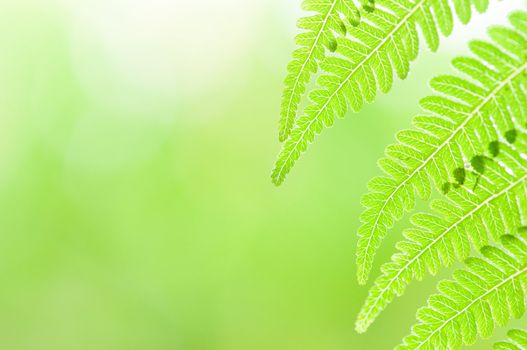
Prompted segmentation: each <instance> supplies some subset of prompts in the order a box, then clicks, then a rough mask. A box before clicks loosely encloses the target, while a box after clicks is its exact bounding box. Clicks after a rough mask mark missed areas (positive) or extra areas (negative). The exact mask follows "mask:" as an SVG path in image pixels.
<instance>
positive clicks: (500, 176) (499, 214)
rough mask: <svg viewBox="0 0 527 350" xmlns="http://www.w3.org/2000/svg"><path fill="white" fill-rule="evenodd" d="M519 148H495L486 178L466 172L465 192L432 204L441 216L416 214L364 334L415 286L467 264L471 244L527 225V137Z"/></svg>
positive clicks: (364, 313) (372, 297)
mask: <svg viewBox="0 0 527 350" xmlns="http://www.w3.org/2000/svg"><path fill="white" fill-rule="evenodd" d="M514 141H515V143H514V144H513V145H510V144H508V143H507V141H505V143H501V142H500V143H498V144H493V145H494V146H495V147H498V148H499V155H497V156H496V158H494V159H492V160H491V158H490V157H489V158H487V159H486V160H485V161H484V163H482V164H481V165H482V166H484V168H481V169H480V170H482V173H479V172H478V173H474V172H470V171H466V174H465V178H464V179H463V186H460V185H459V186H458V188H457V189H455V190H451V191H450V192H449V193H448V196H447V199H448V200H436V201H434V202H432V208H433V209H434V210H435V212H436V213H438V214H440V215H432V214H416V215H414V217H413V218H412V222H413V223H414V224H415V225H416V227H414V228H412V229H409V230H406V231H405V232H404V235H405V237H406V240H404V241H402V242H400V243H398V245H397V247H398V248H399V250H400V252H398V253H396V254H395V255H394V256H393V257H392V261H390V262H388V263H386V264H384V265H383V266H382V268H381V270H382V275H381V276H380V277H378V278H377V280H376V281H375V284H374V286H373V287H372V288H371V290H370V293H369V295H368V298H367V299H366V301H365V303H364V306H363V307H362V309H361V311H360V313H359V316H358V318H357V322H356V330H357V331H358V332H359V333H362V332H364V331H366V329H367V328H368V327H369V325H370V324H371V323H373V321H374V320H375V318H376V317H377V316H378V315H379V314H380V313H381V311H382V310H384V309H385V308H386V306H387V305H388V304H389V303H390V302H391V301H392V300H393V299H394V298H395V297H396V296H399V295H402V294H403V293H404V290H405V288H406V286H407V285H408V284H409V283H410V282H411V281H412V280H413V279H418V280H421V279H422V278H423V277H424V276H425V274H426V272H427V271H429V272H430V273H431V274H436V273H437V272H438V271H439V269H440V267H441V266H443V265H446V266H449V265H451V264H452V263H453V262H454V261H456V260H464V259H466V258H467V256H468V254H469V252H470V242H472V243H473V245H475V247H476V248H481V247H482V246H484V245H486V244H488V242H489V234H490V235H491V237H490V238H492V239H493V240H496V239H497V238H499V237H497V235H498V234H499V232H513V231H514V230H515V229H516V228H517V227H519V226H522V225H523V224H524V220H525V215H526V214H527V161H526V159H527V155H526V154H525V153H521V151H520V150H525V151H527V135H526V134H525V133H522V134H521V135H520V136H517V137H516V140H514Z"/></svg>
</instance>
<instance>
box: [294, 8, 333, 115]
mask: <svg viewBox="0 0 527 350" xmlns="http://www.w3.org/2000/svg"><path fill="white" fill-rule="evenodd" d="M339 1H340V0H334V1H333V4H332V5H331V8H330V9H329V11H328V13H327V14H326V16H325V17H324V21H323V22H322V26H321V27H320V30H319V31H318V33H317V36H316V38H315V40H314V41H313V44H312V45H311V47H310V49H309V54H308V56H307V57H306V59H305V60H304V63H302V67H301V68H300V70H299V71H298V74H297V75H296V78H295V83H294V84H293V88H292V89H291V96H290V97H289V102H288V104H287V112H286V118H287V120H286V123H288V122H289V114H290V113H291V105H292V102H293V95H294V94H295V92H296V88H297V86H298V82H299V81H300V76H301V75H302V73H303V72H304V69H305V68H306V65H307V62H309V61H310V60H311V56H312V55H313V53H314V52H315V47H316V46H317V44H318V41H319V40H320V37H321V36H322V33H323V32H324V30H325V29H326V25H327V24H328V22H329V19H330V17H331V15H332V13H333V10H334V9H335V6H336V5H337V2H339Z"/></svg>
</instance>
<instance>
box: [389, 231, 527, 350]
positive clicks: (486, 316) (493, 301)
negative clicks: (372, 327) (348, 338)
mask: <svg viewBox="0 0 527 350" xmlns="http://www.w3.org/2000/svg"><path fill="white" fill-rule="evenodd" d="M524 239H525V237H524V236H523V235H522V236H521V237H518V238H517V237H514V236H510V235H506V236H503V237H502V238H501V243H502V245H503V247H504V249H498V248H495V247H491V246H486V247H483V248H482V249H481V254H482V255H483V257H484V258H483V259H480V258H469V259H467V260H466V265H467V269H466V270H458V271H456V272H454V280H453V281H441V282H440V283H439V285H438V289H439V291H440V294H436V295H433V296H431V297H430V298H429V299H428V306H427V307H424V308H422V309H420V310H419V311H418V313H417V317H418V319H419V321H420V322H419V323H418V324H417V325H416V326H414V327H413V328H412V334H410V335H409V336H407V337H406V338H404V340H403V344H402V345H400V346H398V347H397V348H396V349H398V350H403V349H459V348H460V347H461V345H462V344H467V345H471V344H473V343H474V342H475V341H476V339H477V336H478V335H480V336H481V337H483V338H486V337H489V336H491V335H492V333H493V331H494V327H495V325H497V326H504V325H505V324H506V323H507V322H508V321H509V320H510V319H511V318H513V317H514V318H520V317H521V316H522V315H523V314H524V312H525V294H524V290H525V288H527V244H526V242H525V240H524Z"/></svg>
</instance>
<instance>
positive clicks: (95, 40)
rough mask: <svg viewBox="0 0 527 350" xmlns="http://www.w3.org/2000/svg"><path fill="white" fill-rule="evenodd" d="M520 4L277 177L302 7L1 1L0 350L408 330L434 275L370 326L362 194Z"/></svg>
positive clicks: (217, 347) (283, 348)
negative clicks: (427, 100) (361, 241)
mask: <svg viewBox="0 0 527 350" xmlns="http://www.w3.org/2000/svg"><path fill="white" fill-rule="evenodd" d="M519 3H520V1H515V0H514V1H513V0H510V1H508V2H504V3H500V4H497V3H494V5H493V7H492V11H491V12H492V14H490V15H487V16H484V17H481V16H479V17H478V20H477V21H476V22H474V23H473V24H471V25H470V26H468V27H466V28H463V27H461V26H460V25H459V24H458V25H456V33H455V34H456V38H454V39H450V40H448V41H447V44H446V45H443V46H442V48H441V50H440V53H439V54H438V55H434V56H433V55H430V54H429V53H427V50H426V49H424V50H423V54H422V55H421V57H420V58H421V59H420V60H419V62H418V63H417V64H416V65H414V66H413V70H412V73H411V75H410V78H409V79H408V80H407V81H405V82H396V83H395V89H394V91H393V93H392V94H391V95H389V96H383V97H381V98H379V100H378V102H377V103H376V104H375V105H373V106H368V107H366V108H365V109H364V111H363V112H361V113H360V114H358V115H349V116H348V118H346V119H345V120H343V121H338V122H337V123H336V124H337V125H336V127H334V128H332V129H331V130H329V131H327V132H325V133H324V134H323V135H322V136H321V137H320V138H318V140H317V144H316V145H315V146H314V147H312V148H311V150H310V152H309V153H308V154H307V155H306V156H305V157H304V158H303V159H302V161H301V162H299V163H298V166H297V167H296V168H295V169H294V170H293V172H292V174H291V176H290V177H289V178H288V180H287V181H286V183H285V185H284V186H282V187H280V188H275V187H274V186H272V185H271V182H270V178H269V175H270V170H271V167H272V163H273V161H274V157H275V155H276V153H277V151H278V150H279V144H278V141H277V120H278V107H279V103H280V93H281V88H282V80H283V77H284V74H285V66H286V63H287V61H288V60H289V57H290V52H291V51H292V49H293V44H292V43H293V41H292V37H293V35H294V33H295V27H294V24H295V19H296V17H297V16H298V15H299V14H300V11H299V10H298V9H299V1H284V0H268V1H264V0H262V1H256V0H252V1H249V0H227V1H218V0H204V1H197V0H186V1H178V0H172V1H169V0H166V1H163V0H155V1H154V0H120V1H117V0H115V1H112V0H86V1H82V0H76V1H73V0H71V1H67V0H63V1H59V0H47V1H45V0H42V1H38V0H12V1H11V0H1V1H0V212H1V214H0V349H6V350H47V349H50V350H51V349H53V350H88V349H89V350H164V349H169V350H172V349H181V350H259V349H261V350H264V349H265V350H269V349H273V350H334V349H387V348H391V347H392V346H394V345H396V344H398V342H399V340H400V339H401V337H402V336H403V335H405V334H406V333H407V332H408V330H409V327H410V325H411V324H412V322H413V321H414V319H415V316H414V315H415V311H416V309H417V307H418V306H420V305H422V304H423V303H424V301H425V300H426V295H427V294H429V293H431V292H432V291H433V290H434V281H436V280H437V279H434V278H429V279H428V280H427V281H426V282H423V283H416V284H414V285H412V286H411V287H410V288H409V289H408V292H407V294H406V295H405V296H404V297H402V298H400V299H398V300H397V301H396V302H394V303H393V304H392V305H391V306H390V307H389V309H388V310H387V311H386V312H385V313H384V314H383V315H382V316H381V317H380V318H379V319H378V321H377V322H376V323H375V324H374V325H373V327H372V328H371V330H370V331H369V332H368V333H366V334H364V335H361V336H359V335H357V334H356V333H355V332H354V330H353V328H354V325H353V323H354V320H355V316H356V314H357V312H358V309H359V307H360V305H361V303H362V301H363V300H364V297H365V296H366V293H367V288H365V287H359V286H358V285H357V283H356V282H355V267H354V245H355V242H356V229H357V227H358V215H359V213H360V211H361V207H360V204H359V199H360V196H361V194H363V193H364V192H365V189H366V182H367V180H368V179H369V178H371V177H372V176H374V175H377V174H379V170H378V169H377V167H376V160H377V159H378V158H379V157H380V156H381V155H382V151H383V149H384V147H385V145H386V144H387V143H389V142H391V141H392V140H393V134H394V132H396V131H397V130H398V129H400V128H403V127H408V126H409V121H410V118H411V117H412V116H413V115H415V114H416V113H417V112H418V111H419V109H418V107H417V102H418V100H419V98H420V97H424V96H425V95H426V94H428V93H429V92H430V90H429V88H428V85H427V81H428V80H429V78H430V77H431V76H432V75H433V73H434V71H435V72H445V73H446V72H449V71H450V68H449V65H448V61H449V60H450V59H451V58H452V57H454V55H455V53H456V52H464V51H465V49H464V47H465V44H466V40H467V38H469V37H472V36H473V35H475V34H477V35H478V36H479V37H484V33H483V31H482V29H483V28H484V27H485V26H486V25H487V24H490V23H499V22H503V20H504V18H505V14H506V13H507V11H508V9H510V8H514V7H515V6H516V7H517V6H518V4H519ZM403 226H404V224H401V225H399V226H397V228H395V229H394V230H393V231H391V234H390V235H389V238H388V239H387V240H386V242H385V243H386V244H384V245H383V247H382V250H381V252H380V254H379V256H378V257H379V260H377V264H376V265H375V269H374V273H378V266H379V263H380V262H381V261H385V260H386V259H388V257H389V254H391V253H392V252H393V251H394V243H395V241H396V240H398V239H400V237H401V233H400V232H401V228H403ZM482 346H483V345H481V343H480V344H479V347H482Z"/></svg>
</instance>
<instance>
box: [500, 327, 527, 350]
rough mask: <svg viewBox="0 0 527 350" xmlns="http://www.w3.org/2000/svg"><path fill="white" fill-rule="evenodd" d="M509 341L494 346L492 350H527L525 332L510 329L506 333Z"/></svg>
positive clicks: (526, 334)
mask: <svg viewBox="0 0 527 350" xmlns="http://www.w3.org/2000/svg"><path fill="white" fill-rule="evenodd" d="M507 335H508V337H509V339H508V340H507V341H501V342H498V343H495V344H494V350H527V332H526V331H524V330H521V329H511V330H510V331H509V332H507Z"/></svg>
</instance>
